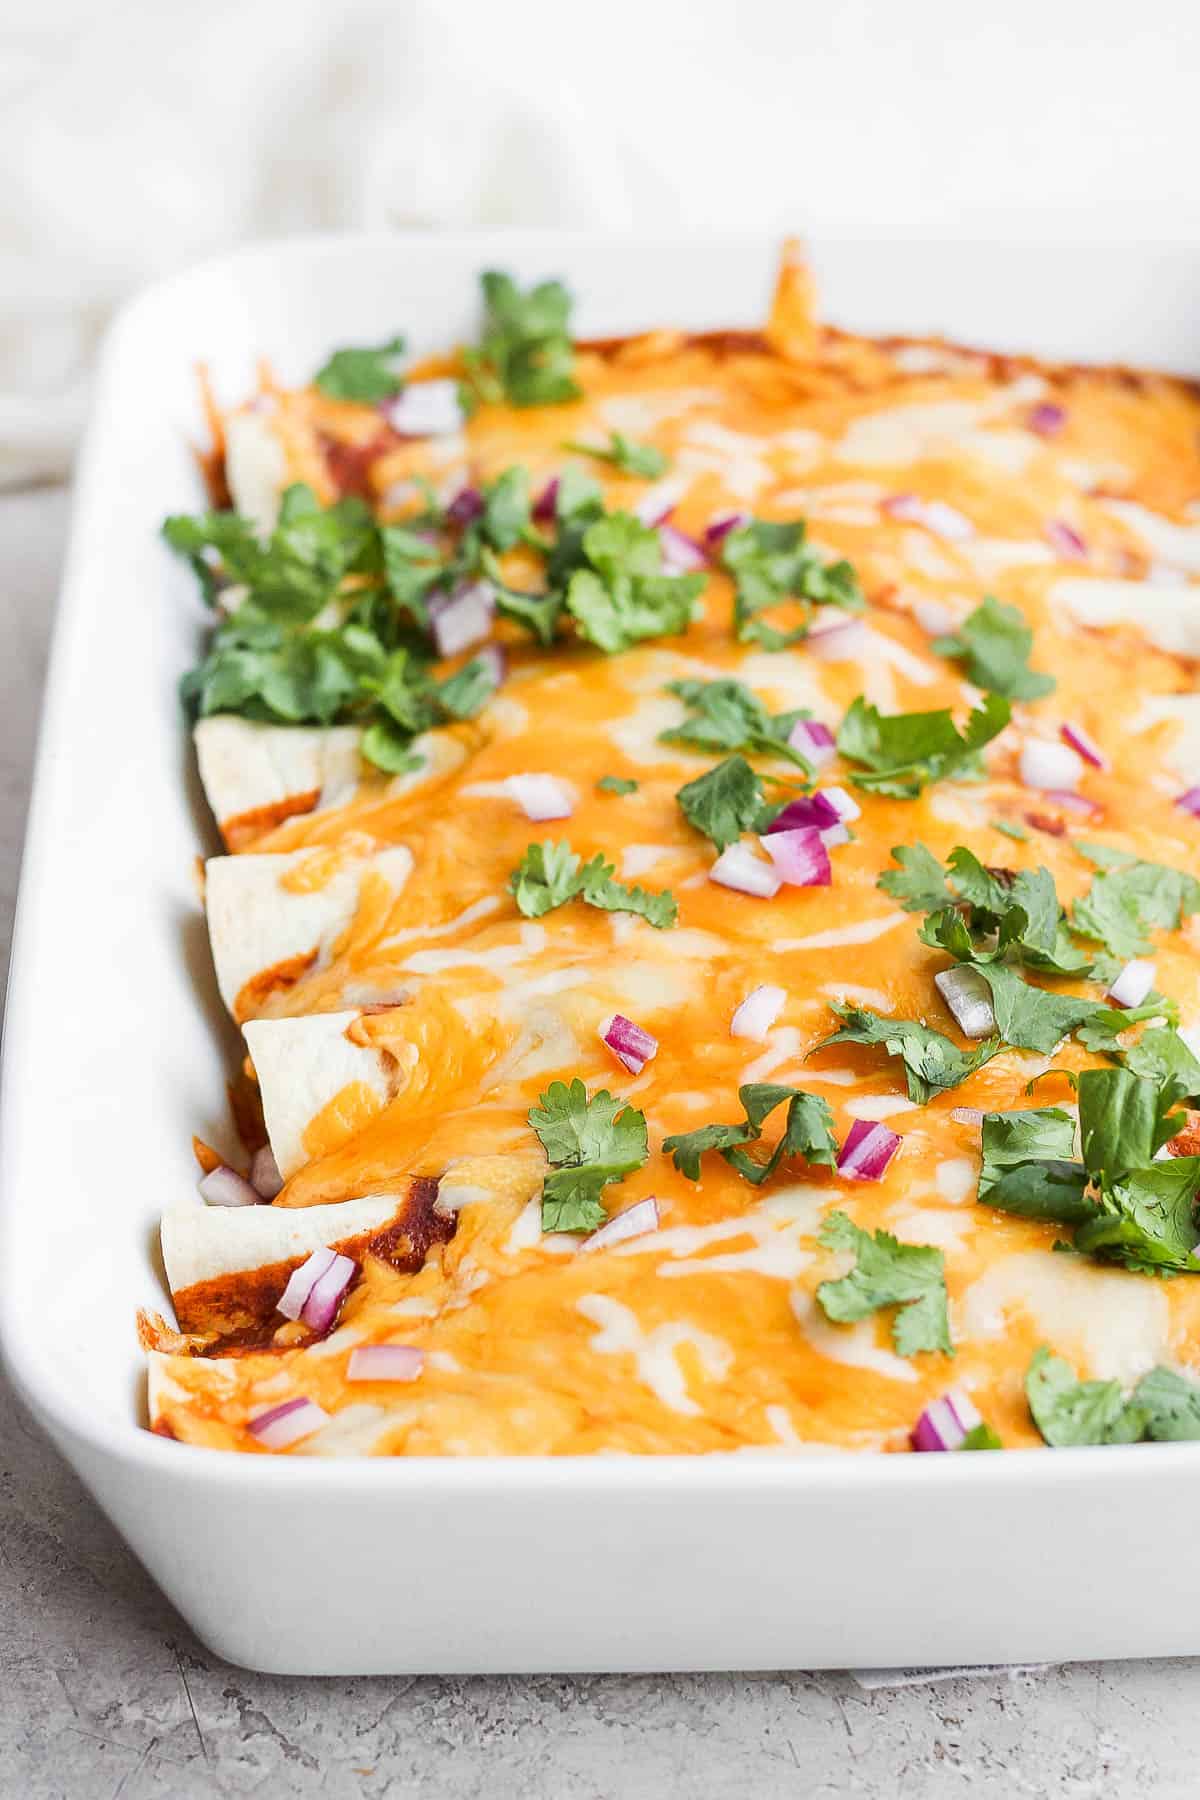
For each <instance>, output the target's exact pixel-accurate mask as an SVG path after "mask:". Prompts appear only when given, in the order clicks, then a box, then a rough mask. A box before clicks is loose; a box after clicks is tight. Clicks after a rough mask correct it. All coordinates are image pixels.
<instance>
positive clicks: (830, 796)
mask: <svg viewBox="0 0 1200 1800" xmlns="http://www.w3.org/2000/svg"><path fill="white" fill-rule="evenodd" d="M821 798H822V799H823V800H825V801H827V802H828V804H829V805H830V806H832V807H833V810H834V811H835V812H836V813H837V816H838V818H839V819H841V820H843V821H844V822H845V823H847V824H849V823H850V822H851V821H852V820H854V819H861V817H862V807H861V806H860V805H859V804H858V801H857V800H856V799H855V798H854V796H853V795H852V794H848V793H847V792H846V790H845V788H840V787H824V788H822V789H821Z"/></svg>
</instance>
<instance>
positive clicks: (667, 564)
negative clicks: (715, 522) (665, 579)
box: [658, 525, 708, 575]
mask: <svg viewBox="0 0 1200 1800" xmlns="http://www.w3.org/2000/svg"><path fill="white" fill-rule="evenodd" d="M658 541H659V543H660V544H661V545H662V552H663V568H664V569H666V570H667V572H668V573H669V574H671V575H690V574H692V573H693V572H694V571H695V570H696V569H707V567H708V558H707V556H705V554H704V551H703V550H702V549H701V547H700V545H699V544H698V543H697V542H696V540H695V538H691V537H689V536H688V534H687V532H686V531H678V530H676V528H675V526H674V525H660V526H659V528H658Z"/></svg>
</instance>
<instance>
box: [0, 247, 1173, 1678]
mask: <svg viewBox="0 0 1200 1800" xmlns="http://www.w3.org/2000/svg"><path fill="white" fill-rule="evenodd" d="M774 256H775V246H774V245H771V244H767V243H757V242H755V243H747V242H740V243H734V242H729V241H725V242H718V241H704V242H692V243H687V244H683V243H673V244H672V243H664V242H662V241H656V242H653V243H639V242H630V241H620V242H618V241H611V240H600V239H597V238H594V237H570V238H563V237H554V238H548V237H544V236H539V235H537V234H531V233H522V234H517V235H506V236H504V237H503V238H496V237H487V236H483V235H472V236H461V237H445V238H435V239H430V238H421V237H412V236H409V237H403V236H398V237H391V238H377V239H368V238H363V239H340V240H330V241H310V242H304V243H295V244H289V245H283V246H268V247H264V248H260V249H254V250H250V251H245V252H242V253H239V254H237V255H234V256H231V257H228V258H225V259H223V260H222V261H220V262H217V263H213V264H209V265H207V266H206V267H204V268H202V269H200V270H197V271H195V272H193V273H191V274H187V275H184V276H181V277H177V278H174V279H172V280H170V281H167V282H164V283H162V284H160V285H159V286H157V287H156V288H154V289H152V290H151V291H149V292H148V293H146V294H144V295H143V296H142V297H141V298H139V299H138V300H136V301H134V302H133V303H132V304H131V305H130V306H129V307H127V308H126V310H125V311H124V313H123V314H122V315H121V317H120V319H119V320H118V321H117V323H116V325H115V326H114V328H113V331H112V334H111V337H110V339H109V343H108V347H107V350H106V353H105V356H104V360H103V365H102V369H101V372H100V376H99V380H98V384H97V391H96V400H95V406H94V413H93V421H92V426H91V429H90V432H89V436H88V442H87V447H86V450H85V453H84V457H83V460H82V464H81V469H80V480H79V490H78V498H77V503H76V513H75V522H74V528H73V533H72V541H71V547H70V554H69V558H68V563H67V571H66V576H65V580H64V594H63V598H62V604H61V610H60V617H59V623H58V629H57V637H56V647H55V653H54V658H53V664H52V670H51V676H50V682H49V689H48V694H47V702H46V713H45V723H44V727H43V738H42V746H41V751H40V755H39V760H38V773H37V780H36V789H35V795H34V803H33V809H32V814H31V823H30V830H29V841H28V847H27V853H26V863H25V871H24V879H23V884H22V894H21V904H20V913H19V919H18V929H17V937H16V945H15V952H14V963H13V977H12V984H11V991H10V1003H9V1014H8V1022H7V1035H6V1047H5V1080H4V1096H3V1106H4V1112H3V1127H4V1130H3V1169H2V1173H3V1192H2V1201H3V1208H2V1215H0V1232H2V1242H0V1334H2V1341H3V1347H4V1351H5V1355H6V1359H7V1362H8V1366H9V1369H10V1372H11V1374H12V1376H13V1378H14V1380H15V1382H16V1384H17V1386H18V1388H19V1390H20V1391H21V1393H22V1395H23V1397H24V1398H25V1400H26V1401H27V1403H28V1404H29V1405H30V1407H31V1408H32V1410H33V1411H34V1413H35V1416H36V1417H37V1418H38V1419H39V1420H40V1421H41V1423H42V1424H43V1425H44V1426H45V1428H46V1429H47V1431H48V1432H49V1433H50V1435H51V1436H52V1438H53V1439H54V1441H55V1443H56V1444H57V1445H58V1446H59V1448H60V1449H61V1450H62V1452H63V1454H64V1455H65V1456H66V1457H67V1459H68V1460H69V1461H70V1463H71V1464H72V1466H73V1467H74V1468H75V1469H76V1470H77V1471H78V1473H79V1474H80V1476H81V1477H82V1479H83V1480H84V1481H85V1482H86V1483H87V1485H88V1486H89V1488H90V1489H91V1491H92V1492H93V1493H94V1494H95V1496H96V1498H97V1500H98V1502H99V1503H100V1505H101V1506H102V1507H103V1508H104V1510H105V1512H106V1513H107V1514H108V1516H109V1517H110V1518H111V1519H112V1520H113V1522H114V1523H115V1525H116V1526H117V1528H118V1529H119V1530H120V1531H121V1532H122V1533H123V1534H124V1535H125V1537H126V1538H127V1539H128V1540H129V1542H130V1544H131V1545H132V1546H133V1548H134V1549H135V1550H136V1551H137V1553H138V1554H139V1555H140V1556H141V1558H142V1559H143V1561H144V1562H145V1563H146V1565H147V1567H148V1568H149V1569H150V1571H151V1572H152V1573H153V1574H154V1576H155V1577H156V1579H157V1580H158V1581H159V1582H160V1583H161V1585H162V1586H163V1588H164V1589H165V1591H166V1592H167V1594H168V1595H169V1596H170V1598H171V1599H172V1600H173V1601H174V1603H175V1604H176V1605H177V1606H178V1607H179V1608H180V1610H181V1611H182V1612H183V1613H184V1615H185V1616H186V1617H187V1619H188V1620H189V1622H190V1623H191V1624H192V1626H193V1627H194V1628H195V1630H196V1631H197V1632H198V1634H199V1635H200V1636H201V1637H202V1638H203V1639H204V1640H205V1642H206V1643H207V1644H208V1645H209V1646H210V1647H211V1648H212V1649H213V1650H214V1651H215V1652H217V1653H218V1654H220V1655H222V1656H224V1657H226V1658H228V1659H230V1660H232V1661H235V1662H240V1663H244V1664H247V1665H250V1666H253V1667H256V1668H261V1669H264V1670H271V1671H278V1672H291V1673H298V1674H354V1673H376V1674H378V1673H392V1672H403V1671H455V1670H477V1671H485V1670H488V1671H493V1670H495V1671H499V1670H535V1669H559V1670H564V1669H661V1668H680V1669H682V1668H728V1667H742V1668H768V1667H779V1666H799V1667H814V1666H845V1665H847V1664H873V1665H886V1664H891V1663H922V1662H954V1663H960V1662H972V1661H988V1662H994V1661H1003V1660H1042V1659H1064V1658H1083V1657H1088V1658H1091V1657H1101V1656H1116V1655H1123V1656H1127V1655H1151V1654H1174V1653H1183V1652H1189V1651H1193V1650H1194V1649H1195V1648H1196V1641H1197V1633H1196V1629H1195V1627H1194V1625H1193V1622H1192V1621H1193V1617H1194V1615H1195V1612H1196V1606H1197V1601H1198V1600H1200V1575H1196V1574H1194V1573H1192V1572H1191V1570H1190V1565H1189V1563H1188V1561H1187V1559H1185V1558H1181V1557H1180V1556H1179V1554H1178V1551H1177V1549H1176V1545H1177V1544H1179V1543H1180V1542H1186V1541H1187V1537H1186V1530H1187V1526H1188V1525H1189V1524H1190V1516H1191V1507H1190V1504H1189V1503H1190V1501H1191V1498H1192V1495H1193V1493H1194V1491H1195V1481H1196V1475H1197V1473H1198V1472H1200V1450H1197V1448H1196V1447H1195V1446H1189V1445H1177V1446H1155V1447H1153V1448H1150V1449H1146V1450H1143V1451H1138V1452H1132V1451H1130V1450H1127V1449H1123V1448H1113V1449H1101V1450H1087V1451H1084V1450H1071V1451H1060V1452H1058V1453H1056V1454H1054V1455H1049V1456H1047V1455H1043V1454H1039V1453H1036V1452H1028V1451H1013V1452H1009V1453H1007V1454H1005V1455H1004V1456H1000V1457H994V1456H985V1457H964V1458H947V1459H943V1460H941V1461H935V1462H934V1463H932V1464H930V1463H929V1462H928V1460H926V1459H922V1458H908V1457H872V1456H863V1457H858V1456H820V1455H813V1454H809V1455H805V1456H799V1457H796V1456H789V1455H787V1454H786V1453H770V1454H763V1455H749V1454H740V1455H737V1456H733V1457H708V1458H693V1459H687V1458H644V1459H639V1458H615V1457H613V1458H598V1459H593V1460H585V1459H564V1460H561V1461H553V1460H542V1459H496V1460H489V1461H481V1460H471V1461H451V1460H447V1461H440V1460H424V1459H413V1458H405V1459H399V1460H396V1461H387V1462H375V1461H365V1460H364V1461H353V1460H347V1461H345V1462H341V1463H338V1462H318V1461H316V1460H313V1461H296V1460H292V1459H287V1460H284V1461H274V1460H272V1459H270V1458H266V1457H263V1458H244V1457H234V1456H228V1455H225V1454H223V1453H217V1452H209V1451H201V1450H196V1449H193V1448H190V1447H187V1446H184V1445H178V1444H171V1443H167V1442H164V1441H161V1440H159V1439H156V1438H154V1437H152V1436H151V1435H150V1434H148V1433H147V1432H145V1431H144V1430H143V1429H142V1428H141V1411H142V1407H143V1397H142V1384H143V1360H142V1357H141V1355H140V1353H139V1350H138V1346H137V1343H136V1339H135V1336H134V1330H133V1318H134V1313H135V1310H136V1308H137V1307H138V1306H139V1305H142V1306H150V1307H155V1308H158V1307H161V1305H162V1303H163V1290H162V1281H161V1271H160V1270H159V1269H158V1267H157V1248H156V1243H155V1228H156V1224H157V1220H158V1216H159V1213H160V1211H161V1208H162V1206H163V1204H164V1203H165V1202H166V1201H167V1200H169V1199H170V1198H171V1197H173V1196H174V1195H178V1194H182V1193H186V1192H187V1191H189V1190H190V1187H191V1185H192V1184H193V1182H194V1170H193V1168H192V1166H191V1163H190V1159H189V1157H188V1153H187V1144H188V1140H189V1136H190V1133H191V1132H192V1131H193V1130H199V1131H200V1132H201V1133H202V1135H209V1134H210V1130H211V1134H213V1135H215V1134H216V1133H217V1131H218V1130H219V1125H218V1120H219V1119H220V1117H221V1115H222V1114H223V1111H224V1094H223V1076H224V1071H225V1069H226V1067H227V1065H228V1060H229V1054H230V1051H231V1047H232V1045H233V1042H234V1038H233V1034H232V1028H231V1027H230V1026H229V1025H228V1023H227V1022H225V1021H224V1019H223V1014H222V1011H221V1008H220V1005H219V1002H218V1000H217V997H216V993H215V988H214V984H213V980H212V975H211V970H210V966H209V956H208V949H207V943H206V940H205V934H204V928H203V920H202V917H201V914H200V911H199V908H198V907H197V905H196V901H195V894H194V888H193V880H192V868H193V860H194V857H195V854H196V852H197V850H198V849H206V848H207V849H211V848H214V847H215V843H214V840H213V836H212V828H211V822H210V821H209V820H208V818H207V814H206V811H205V808H204V805H203V802H202V799H201V797H200V795H199V791H198V787H197V784H196V781H195V778H194V774H193V767H192V757H191V751H190V746H189V744H188V740H187V737H186V734H185V732H184V730H183V727H182V722H181V718H180V714H179V710H178V704H177V700H176V681H177V677H178V675H179V672H180V670H181V669H182V668H183V667H185V666H186V665H187V664H188V663H189V662H190V661H191V660H193V654H194V649H195V642H194V640H195V637H196V635H197V634H198V631H199V616H198V611H196V610H190V609H189V607H188V605H186V604H185V603H184V598H183V596H184V593H185V591H186V586H187V583H186V579H185V577H184V576H183V575H182V574H181V573H180V572H179V571H178V570H176V569H173V568H172V567H171V566H170V564H169V561H168V558H167V555H166V552H165V551H164V550H163V549H162V547H161V546H160V543H159V541H158V537H157V528H158V524H159V521H160V520H161V518H162V517H163V515H164V514H165V513H167V512H170V511H174V510H179V509H181V508H189V507H191V506H192V505H194V503H195V502H196V499H197V493H198V484H197V478H196V475H195V470H194V466H193V463H192V459H191V455H190V451H189V442H190V441H194V440H195V439H196V438H198V437H199V435H200V433H201V422H200V418H199V415H198V408H197V403H196V395H195V385H194V378H193V364H194V362H195V361H197V360H205V361H207V363H208V364H209V365H210V368H211V370H212V373H213V377H214V380H215V383H216V385H217V388H218V391H220V392H223V393H226V394H238V393H241V392H243V391H245V390H246V389H247V388H248V387H249V386H250V384H251V381H252V376H253V368H254V363H255V359H256V358H257V357H258V356H259V355H260V354H266V355H268V356H269V357H271V359H272V360H273V362H274V363H275V365H276V367H277V369H278V370H279V373H280V374H281V376H282V377H283V379H284V380H294V379H299V378H301V377H303V376H304V375H305V374H306V373H307V372H308V371H309V370H310V369H311V368H312V367H313V366H314V365H315V364H316V362H317V361H318V360H319V359H320V357H321V356H322V355H323V354H324V353H325V352H326V351H327V350H328V348H329V346H330V345H331V344H333V343H335V342H354V341H366V342H370V341H373V340H375V339H377V338H379V337H382V336H383V335H385V333H386V332H388V331H390V330H392V329H393V328H394V325H395V322H396V320H397V319H400V320H401V321H402V322H403V323H404V325H405V327H406V329H407V331H408V332H409V337H410V344H411V346H412V348H413V349H414V350H415V351H416V352H417V353H418V354H419V353H421V352H423V351H425V350H431V349H434V348H436V347H438V346H440V345H444V344H446V343H448V342H450V341H452V340H453V339H455V338H457V337H461V336H466V335H468V333H469V331H470V328H471V324H472V310H471V309H472V307H473V293H474V278H475V276H476V274H477V272H478V270H479V269H480V268H483V267H486V266H489V265H492V264H496V263H501V264H503V265H504V266H506V267H510V268H512V269H513V270H514V272H516V273H517V274H519V275H520V276H521V277H523V278H526V279H529V278H533V277H536V276H539V275H542V274H561V275H563V276H564V277H565V278H566V279H567V280H568V281H569V282H570V284H571V285H572V287H573V288H574V290H575V292H576V294H577V296H578V299H579V308H580V316H579V329H580V331H581V333H583V334H585V335H598V334H602V333H616V332H622V331H627V330H631V329H636V328H638V327H642V326H650V325H654V324H657V323H660V322H663V321H670V322H672V323H679V324H682V325H685V326H692V327H702V326H709V325H721V324H726V323H730V324H742V323H751V322H754V321H756V320H758V319H760V318H761V317H762V315H763V312H764V310H765V302H766V296H767V293H768V290H769V285H770V279H771V272H772V268H773V263H774ZM815 262H816V266H817V270H818V274H819V277H820V280H821V284H822V291H823V295H824V300H823V312H824V315H825V316H826V317H827V318H829V319H831V320H833V321H835V322H836V323H838V324H843V325H846V326H850V327H854V328H857V329H861V330H875V331H888V332H914V333H921V332H930V331H942V332H945V333H946V334H947V335H949V336H952V337H955V338H958V339H960V340H963V341H966V342H969V343H971V342H973V343H980V344H984V345H988V346H992V347H997V348H1004V349H1013V350H1029V351H1034V352H1036V353H1039V354H1044V355H1048V356H1060V357H1069V358H1072V359H1079V360H1082V359H1093V360H1105V361H1112V360H1122V361H1129V362H1133V363H1138V362H1141V363H1147V364H1151V365H1157V366H1161V367H1172V368H1175V369H1179V370H1184V371H1186V370H1189V369H1194V368H1196V367H1197V366H1200V354H1198V351H1200V345H1198V344H1197V342H1196V338H1197V329H1196V327H1195V326H1194V325H1192V324H1190V323H1189V321H1191V320H1195V319H1197V318H1200V306H1198V305H1197V302H1198V301H1200V259H1197V258H1196V257H1195V256H1192V255H1189V254H1188V253H1186V252H1183V251H1165V250H1164V251H1153V252H1152V251H1146V250H1141V251H1139V252H1138V254H1137V255H1136V257H1135V256H1131V255H1128V254H1124V253H1121V252H1119V251H1116V250H1112V251H1105V250H1100V249H1096V250H1088V251H1074V252H1066V251H1054V252H1047V251H1044V250H1038V251H1033V250H1019V249H1014V248H1012V247H997V246H986V247H985V246H978V245H957V246H949V245H932V244H917V243H911V242H905V243H900V242H897V243H892V244H887V243H877V244H875V245H872V246H864V245H857V244H853V243H848V242H842V243H829V244H825V245H819V246H817V247H816V249H815ZM197 993H199V994H200V995H201V996H202V1003H201V1004H197ZM204 1002H207V1004H204ZM206 1128H209V1129H206ZM1148 1520H1152V1521H1153V1528H1152V1529H1148V1528H1147V1521H1148Z"/></svg>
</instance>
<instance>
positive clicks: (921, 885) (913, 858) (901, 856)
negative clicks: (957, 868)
mask: <svg viewBox="0 0 1200 1800" xmlns="http://www.w3.org/2000/svg"><path fill="white" fill-rule="evenodd" d="M892 857H893V859H894V860H895V861H896V862H897V863H898V864H899V867H898V868H896V869H885V870H884V872H883V874H882V875H881V876H880V877H879V880H878V881H877V882H876V884H875V885H876V886H877V887H880V888H882V889H883V891H884V893H885V894H890V895H891V896H892V899H893V900H898V901H899V902H900V905H901V906H902V907H903V908H904V910H905V912H923V913H927V912H936V911H938V910H939V908H941V907H943V906H952V905H953V904H954V902H955V900H956V898H957V896H956V895H955V893H954V891H953V890H952V889H951V888H949V887H947V885H946V877H945V875H944V874H943V873H942V865H941V863H940V862H939V861H938V859H937V857H936V856H935V855H934V854H933V851H932V850H929V849H927V848H926V847H925V845H924V844H897V845H895V846H894V848H893V850H892Z"/></svg>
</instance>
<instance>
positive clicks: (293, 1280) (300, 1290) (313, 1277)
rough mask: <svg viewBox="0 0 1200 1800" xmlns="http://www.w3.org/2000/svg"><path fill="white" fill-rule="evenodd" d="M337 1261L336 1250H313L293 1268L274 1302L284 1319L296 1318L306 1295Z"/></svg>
mask: <svg viewBox="0 0 1200 1800" xmlns="http://www.w3.org/2000/svg"><path fill="white" fill-rule="evenodd" d="M336 1261H337V1251H336V1250H329V1249H324V1248H322V1249H320V1250H314V1251H313V1252H312V1254H311V1256H308V1257H306V1259H305V1260H304V1262H302V1263H301V1264H300V1266H299V1268H296V1269H293V1270H292V1272H291V1274H290V1275H289V1277H288V1284H287V1286H286V1287H285V1288H284V1290H283V1292H282V1294H280V1296H279V1299H278V1300H277V1301H276V1302H275V1305H276V1310H277V1311H279V1312H281V1313H282V1314H283V1316H284V1318H285V1319H298V1318H299V1317H300V1314H301V1313H302V1312H303V1311H304V1308H305V1306H306V1305H307V1303H308V1296H309V1295H310V1294H311V1293H312V1291H313V1288H314V1287H315V1286H316V1284H317V1282H318V1281H319V1280H320V1278H321V1276H322V1275H324V1274H326V1273H327V1272H328V1270H330V1269H331V1268H332V1267H333V1265H334V1263H335V1262H336Z"/></svg>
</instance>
